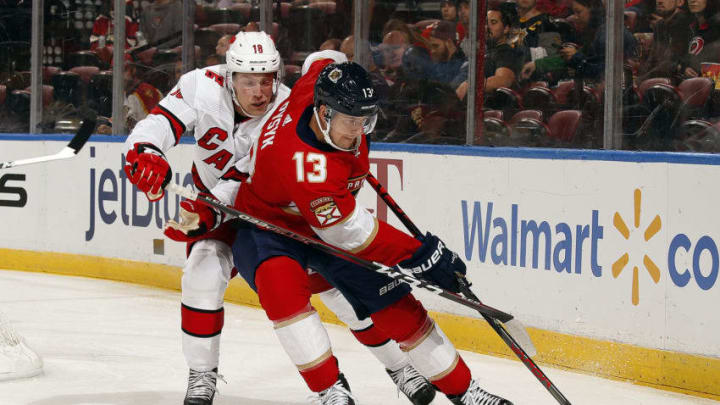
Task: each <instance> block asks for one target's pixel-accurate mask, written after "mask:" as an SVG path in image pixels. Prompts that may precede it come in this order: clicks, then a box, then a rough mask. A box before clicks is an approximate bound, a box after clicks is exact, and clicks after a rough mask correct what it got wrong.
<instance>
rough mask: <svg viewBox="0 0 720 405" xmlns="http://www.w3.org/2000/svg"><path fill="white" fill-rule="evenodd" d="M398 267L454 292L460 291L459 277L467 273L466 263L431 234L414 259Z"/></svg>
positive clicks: (424, 239) (405, 261)
mask: <svg viewBox="0 0 720 405" xmlns="http://www.w3.org/2000/svg"><path fill="white" fill-rule="evenodd" d="M398 266H399V267H401V268H403V269H405V270H409V271H411V272H412V273H413V274H415V275H417V276H419V277H421V278H424V279H425V280H427V281H430V282H432V283H434V284H437V285H438V286H440V287H442V288H444V289H446V290H449V291H452V292H459V291H460V284H459V282H458V277H462V276H464V275H465V273H466V272H467V269H466V268H465V263H464V262H463V261H462V260H461V259H460V257H458V255H457V253H455V252H453V251H451V250H449V249H448V248H447V247H446V246H445V244H444V243H443V241H441V240H440V238H438V237H437V236H435V235H433V234H431V233H430V232H428V233H427V234H426V235H425V237H424V238H423V240H422V245H420V247H419V248H418V250H417V251H415V253H413V255H412V257H410V258H409V259H407V260H403V261H402V262H400V263H399V264H398Z"/></svg>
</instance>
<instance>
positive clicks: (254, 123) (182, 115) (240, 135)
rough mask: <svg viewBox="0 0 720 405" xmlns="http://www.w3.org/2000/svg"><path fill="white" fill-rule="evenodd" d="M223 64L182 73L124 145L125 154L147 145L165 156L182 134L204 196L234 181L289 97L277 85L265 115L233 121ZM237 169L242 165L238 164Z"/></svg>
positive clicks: (196, 179)
mask: <svg viewBox="0 0 720 405" xmlns="http://www.w3.org/2000/svg"><path fill="white" fill-rule="evenodd" d="M225 73H226V70H225V65H216V66H209V67H205V68H201V69H195V70H193V71H191V72H188V73H186V74H184V75H183V76H182V77H181V78H180V80H179V81H178V83H177V84H176V85H175V87H173V89H172V90H171V91H170V93H168V95H167V96H165V98H163V99H162V100H161V101H160V104H158V105H157V106H156V107H155V108H154V109H153V110H151V111H150V114H148V116H147V117H146V118H145V119H143V120H142V121H140V122H138V123H137V125H136V126H135V128H133V130H132V132H131V133H130V135H129V136H128V138H127V140H126V141H125V153H127V152H128V151H129V150H130V149H132V148H133V145H135V144H136V143H150V144H153V145H155V146H156V147H158V148H159V149H160V150H162V151H163V152H166V151H167V150H169V149H170V148H172V147H173V146H175V145H177V144H178V142H180V137H181V136H182V135H183V133H185V132H186V131H192V132H193V136H194V138H195V147H194V148H193V149H194V150H193V165H192V176H193V181H194V183H195V187H196V188H197V189H198V190H199V191H204V192H209V191H210V190H211V189H212V188H213V187H215V185H216V184H217V183H218V180H219V179H221V178H225V179H228V180H236V181H239V180H240V179H241V178H242V177H243V175H242V174H241V173H240V172H238V170H237V169H236V168H235V164H236V163H237V162H238V160H240V159H242V158H244V157H246V156H247V155H248V154H249V152H250V146H251V145H252V143H253V142H254V140H255V139H257V138H258V136H259V135H260V130H261V129H262V126H263V124H264V123H265V121H266V120H267V119H268V118H269V117H270V116H271V115H272V111H274V109H275V108H276V107H277V106H278V105H280V104H281V103H282V101H283V100H285V99H286V98H287V96H288V95H289V94H290V89H288V88H287V87H286V86H285V85H280V86H279V88H278V91H277V94H276V97H275V101H274V103H273V105H272V108H271V109H270V111H268V112H267V113H266V114H264V115H262V116H260V117H256V118H249V119H248V118H245V120H243V121H242V122H238V123H236V122H235V108H234V105H233V101H232V97H231V95H230V92H229V91H228V90H227V88H226V87H225ZM240 167H242V165H240Z"/></svg>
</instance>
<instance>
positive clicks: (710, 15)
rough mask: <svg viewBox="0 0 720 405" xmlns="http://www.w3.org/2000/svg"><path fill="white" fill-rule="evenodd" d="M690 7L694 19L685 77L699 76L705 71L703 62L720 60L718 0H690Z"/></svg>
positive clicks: (685, 64)
mask: <svg viewBox="0 0 720 405" xmlns="http://www.w3.org/2000/svg"><path fill="white" fill-rule="evenodd" d="M688 8H689V9H690V12H691V13H692V15H693V21H692V23H691V24H690V43H689V46H688V53H687V55H686V57H685V60H684V61H683V64H682V67H681V69H682V73H683V74H684V76H685V77H697V76H700V75H701V74H702V73H703V72H702V63H704V62H709V63H719V62H720V41H718V40H719V39H720V14H718V11H719V10H718V4H717V1H716V0H689V1H688Z"/></svg>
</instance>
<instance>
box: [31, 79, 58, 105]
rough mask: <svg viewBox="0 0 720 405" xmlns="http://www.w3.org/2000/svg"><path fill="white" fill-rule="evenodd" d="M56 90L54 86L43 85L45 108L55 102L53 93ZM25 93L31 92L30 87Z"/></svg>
mask: <svg viewBox="0 0 720 405" xmlns="http://www.w3.org/2000/svg"><path fill="white" fill-rule="evenodd" d="M54 90H55V88H54V87H53V86H50V85H47V84H43V106H44V107H47V106H48V105H50V103H52V102H53V100H55V97H54V96H53V91H54ZM25 91H27V92H30V87H28V88H26V89H25Z"/></svg>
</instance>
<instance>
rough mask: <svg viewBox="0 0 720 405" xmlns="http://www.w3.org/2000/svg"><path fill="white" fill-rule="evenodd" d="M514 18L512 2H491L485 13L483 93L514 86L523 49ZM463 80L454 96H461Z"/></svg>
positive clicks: (514, 9) (520, 66)
mask: <svg viewBox="0 0 720 405" xmlns="http://www.w3.org/2000/svg"><path fill="white" fill-rule="evenodd" d="M517 21H518V15H517V8H516V6H515V3H509V2H504V3H491V4H489V5H488V12H487V39H488V41H487V42H488V46H487V50H486V54H485V68H484V71H485V87H484V91H485V93H491V92H493V91H495V90H497V89H498V88H500V87H509V88H513V87H517V86H516V84H517V78H518V76H519V73H520V69H521V68H522V65H523V62H524V61H525V53H526V50H525V48H524V46H523V44H522V36H521V35H518V33H519V32H520V31H519V30H518V29H517V28H516V24H517ZM466 83H467V82H465V83H463V86H462V87H461V88H459V89H458V97H459V98H461V99H463V98H465V93H466V91H467V84H466Z"/></svg>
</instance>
